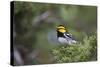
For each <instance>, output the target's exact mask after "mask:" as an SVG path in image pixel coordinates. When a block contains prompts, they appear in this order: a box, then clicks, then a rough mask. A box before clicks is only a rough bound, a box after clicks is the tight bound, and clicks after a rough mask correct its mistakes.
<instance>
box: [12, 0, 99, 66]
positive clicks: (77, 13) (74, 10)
mask: <svg viewBox="0 0 100 67" xmlns="http://www.w3.org/2000/svg"><path fill="white" fill-rule="evenodd" d="M13 18H14V21H13V29H14V30H13V41H14V44H13V45H14V50H15V51H16V52H17V53H15V55H16V54H18V55H19V56H17V55H16V56H14V59H15V60H14V65H28V64H48V63H49V64H51V63H56V61H55V59H54V57H53V55H52V54H51V50H52V49H55V48H57V47H58V46H59V45H60V44H59V43H58V42H57V37H56V28H57V26H58V25H59V24H63V25H65V26H66V28H67V30H68V31H69V32H70V33H71V34H72V35H73V36H74V37H75V38H76V40H77V41H78V42H82V40H83V38H84V36H85V35H87V36H90V35H93V34H96V33H97V7H96V6H81V5H70V4H68V5H67V4H66V5H65V4H64V5H63V4H50V3H35V2H18V1H15V2H14V14H13ZM19 58H20V59H19Z"/></svg>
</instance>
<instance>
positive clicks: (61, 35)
mask: <svg viewBox="0 0 100 67" xmlns="http://www.w3.org/2000/svg"><path fill="white" fill-rule="evenodd" d="M57 37H64V38H65V36H64V34H63V33H61V32H59V31H57Z"/></svg>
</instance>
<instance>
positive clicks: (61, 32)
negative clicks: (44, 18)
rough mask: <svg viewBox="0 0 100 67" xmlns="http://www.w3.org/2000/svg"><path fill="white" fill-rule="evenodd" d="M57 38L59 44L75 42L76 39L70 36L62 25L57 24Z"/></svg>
mask: <svg viewBox="0 0 100 67" xmlns="http://www.w3.org/2000/svg"><path fill="white" fill-rule="evenodd" d="M57 40H58V42H60V43H61V44H68V45H72V44H76V43H77V41H76V40H75V39H74V38H73V37H72V34H70V33H69V32H68V30H67V29H66V27H65V26H64V25H58V26H57Z"/></svg>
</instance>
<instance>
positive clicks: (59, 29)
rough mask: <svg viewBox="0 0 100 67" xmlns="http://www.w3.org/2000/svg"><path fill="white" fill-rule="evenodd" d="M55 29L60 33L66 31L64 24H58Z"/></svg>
mask: <svg viewBox="0 0 100 67" xmlns="http://www.w3.org/2000/svg"><path fill="white" fill-rule="evenodd" d="M57 30H58V31H59V32H61V33H65V32H66V28H65V27H64V26H58V27H57Z"/></svg>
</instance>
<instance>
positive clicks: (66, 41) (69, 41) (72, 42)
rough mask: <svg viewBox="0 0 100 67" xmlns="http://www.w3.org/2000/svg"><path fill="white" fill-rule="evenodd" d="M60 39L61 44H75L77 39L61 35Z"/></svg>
mask: <svg viewBox="0 0 100 67" xmlns="http://www.w3.org/2000/svg"><path fill="white" fill-rule="evenodd" d="M58 41H59V42H60V43H61V44H69V45H71V44H75V43H76V41H75V40H72V39H71V38H63V37H59V38H58Z"/></svg>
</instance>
